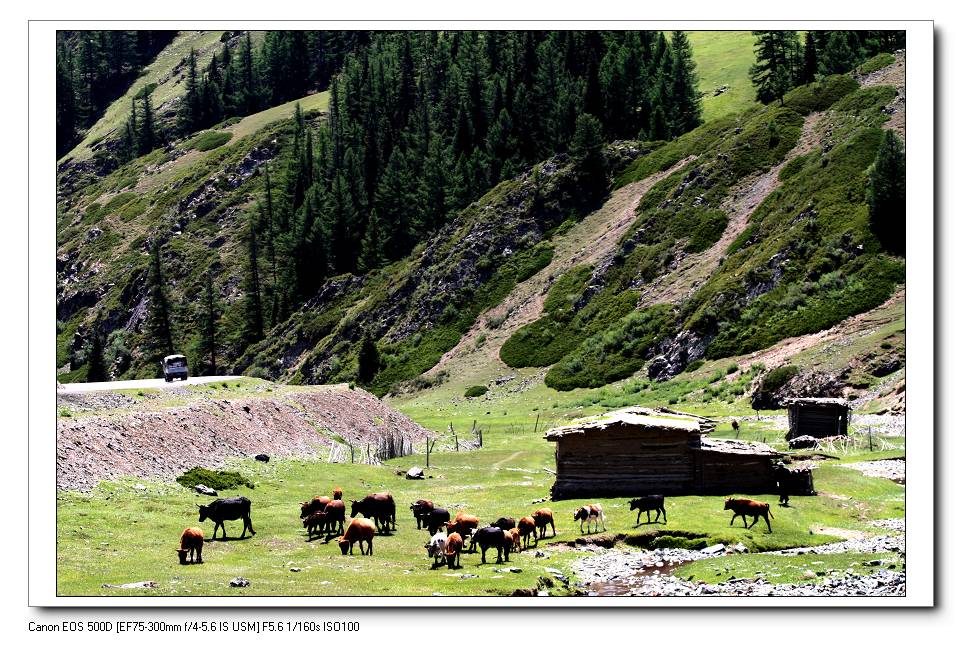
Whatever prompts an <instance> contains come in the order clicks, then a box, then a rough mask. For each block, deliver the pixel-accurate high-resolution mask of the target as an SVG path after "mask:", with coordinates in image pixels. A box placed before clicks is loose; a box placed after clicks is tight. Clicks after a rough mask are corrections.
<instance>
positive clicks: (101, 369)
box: [87, 321, 110, 382]
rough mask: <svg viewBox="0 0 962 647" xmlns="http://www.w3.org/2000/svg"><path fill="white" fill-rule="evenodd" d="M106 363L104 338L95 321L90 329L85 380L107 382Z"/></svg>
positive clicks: (98, 323)
mask: <svg viewBox="0 0 962 647" xmlns="http://www.w3.org/2000/svg"><path fill="white" fill-rule="evenodd" d="M109 379H110V376H109V375H108V374H107V364H106V361H105V359H104V339H103V336H102V334H101V332H100V322H99V321H97V322H95V323H94V325H93V326H91V329H90V348H89V349H88V351H87V381H88V382H107V381H108V380H109Z"/></svg>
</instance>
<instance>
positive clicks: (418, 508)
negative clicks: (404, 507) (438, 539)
mask: <svg viewBox="0 0 962 647" xmlns="http://www.w3.org/2000/svg"><path fill="white" fill-rule="evenodd" d="M432 510H434V502H433V501H429V500H428V499H418V500H417V501H415V502H414V503H412V504H411V512H412V513H413V514H414V520H415V521H417V522H418V530H420V529H421V523H422V522H423V521H424V518H425V517H427V516H428V515H429V514H431V511H432ZM425 527H427V526H426V525H425ZM431 534H432V535H433V534H434V533H433V532H432V533H431Z"/></svg>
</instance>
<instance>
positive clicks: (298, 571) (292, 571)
mask: <svg viewBox="0 0 962 647" xmlns="http://www.w3.org/2000/svg"><path fill="white" fill-rule="evenodd" d="M300 572H301V569H299V568H298V567H296V566H292V567H291V573H300Z"/></svg>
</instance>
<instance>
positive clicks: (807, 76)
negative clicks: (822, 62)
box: [798, 31, 818, 85]
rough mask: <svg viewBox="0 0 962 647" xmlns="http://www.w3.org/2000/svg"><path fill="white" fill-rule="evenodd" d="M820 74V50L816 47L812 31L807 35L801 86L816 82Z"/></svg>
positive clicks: (800, 77)
mask: <svg viewBox="0 0 962 647" xmlns="http://www.w3.org/2000/svg"><path fill="white" fill-rule="evenodd" d="M817 72H818V49H817V48H816V47H815V34H814V33H813V32H811V31H808V32H806V33H805V53H804V55H803V57H802V71H801V74H800V76H799V79H798V82H799V85H805V84H806V83H811V82H812V81H814V80H815V74H816V73H817Z"/></svg>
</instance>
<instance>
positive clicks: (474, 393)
mask: <svg viewBox="0 0 962 647" xmlns="http://www.w3.org/2000/svg"><path fill="white" fill-rule="evenodd" d="M487 392H488V387H486V386H480V385H474V386H469V387H468V389H467V391H465V392H464V397H466V398H479V397H481V396H482V395H484V394H485V393H487Z"/></svg>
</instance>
